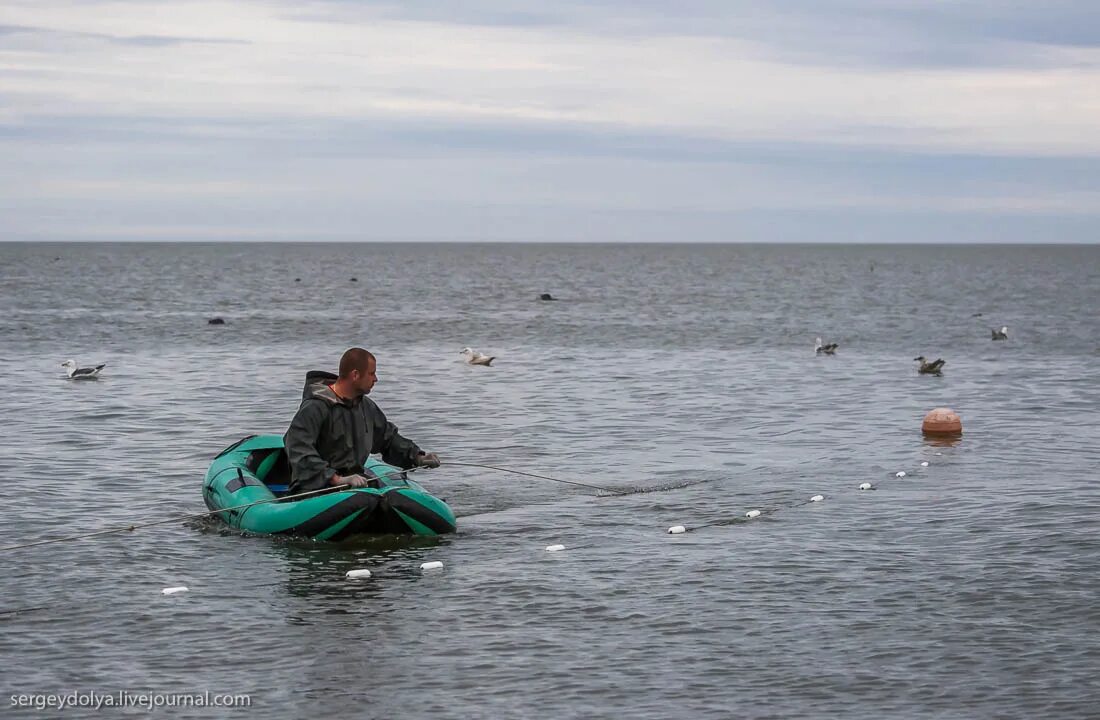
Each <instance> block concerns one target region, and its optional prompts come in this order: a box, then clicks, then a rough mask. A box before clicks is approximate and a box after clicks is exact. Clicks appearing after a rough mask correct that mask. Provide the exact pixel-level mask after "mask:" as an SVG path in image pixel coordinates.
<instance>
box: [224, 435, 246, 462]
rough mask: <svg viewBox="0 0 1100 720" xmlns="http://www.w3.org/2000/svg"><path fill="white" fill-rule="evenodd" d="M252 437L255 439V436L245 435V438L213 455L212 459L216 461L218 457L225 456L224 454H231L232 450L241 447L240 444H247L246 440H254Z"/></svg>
mask: <svg viewBox="0 0 1100 720" xmlns="http://www.w3.org/2000/svg"><path fill="white" fill-rule="evenodd" d="M254 437H256V436H255V435H245V436H244V437H243V438H241V439H240V440H238V441H237V442H235V443H233V444H232V445H230V446H229V447H227V448H226V449H225V450H222V451H221V452H220V453H218V454H217V455H215V456H214V459H215V460H217V459H218V458H220V457H221V456H222V455H225V454H226V453H231V452H233V451H234V450H236V449H237V447H239V446H240V445H241V443H244V442H247V441H248V440H251V439H252V438H254Z"/></svg>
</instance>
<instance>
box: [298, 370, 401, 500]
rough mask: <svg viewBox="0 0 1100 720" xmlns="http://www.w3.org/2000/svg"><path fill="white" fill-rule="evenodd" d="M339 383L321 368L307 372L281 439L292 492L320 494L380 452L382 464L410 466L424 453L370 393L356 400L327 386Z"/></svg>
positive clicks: (360, 468)
mask: <svg viewBox="0 0 1100 720" xmlns="http://www.w3.org/2000/svg"><path fill="white" fill-rule="evenodd" d="M335 380H336V376H335V375H333V374H332V373H328V372H323V371H320V370H313V371H311V372H309V373H307V374H306V385H305V389H304V390H303V392H302V404H301V406H299V408H298V412H297V413H296V414H295V415H294V419H293V420H291V421H290V429H289V430H287V431H286V435H285V436H284V437H283V442H284V444H285V445H286V454H287V459H289V460H290V468H291V479H290V488H289V491H290V493H292V494H293V493H300V492H306V491H309V490H320V489H322V488H324V487H325V486H327V485H328V484H329V481H331V480H332V476H333V475H334V474H338V475H351V474H356V473H361V472H362V471H363V462H364V461H366V459H367V456H368V455H370V454H371V453H382V460H383V461H385V462H387V463H389V464H391V465H396V466H397V467H401V468H411V467H413V466H414V465H416V457H417V455H419V454H420V452H421V451H420V448H419V447H417V445H416V443H414V442H413V441H412V440H409V439H408V438H404V437H401V435H400V434H399V433H398V432H397V426H396V425H394V424H393V423H391V422H389V421H387V420H386V416H385V415H384V414H383V413H382V410H381V409H379V407H378V406H377V405H375V404H374V401H373V400H371V399H370V398H368V397H367V396H366V395H364V396H362V397H360V398H359V399H358V400H354V401H353V400H344V399H341V398H339V397H337V395H336V393H334V392H333V391H332V388H331V387H329V386H330V385H331V384H332V383H333V382H334V381H335Z"/></svg>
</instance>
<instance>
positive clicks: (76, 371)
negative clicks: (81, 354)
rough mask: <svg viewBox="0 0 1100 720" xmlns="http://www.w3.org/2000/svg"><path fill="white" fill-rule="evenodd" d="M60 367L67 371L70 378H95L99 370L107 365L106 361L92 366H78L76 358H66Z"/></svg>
mask: <svg viewBox="0 0 1100 720" xmlns="http://www.w3.org/2000/svg"><path fill="white" fill-rule="evenodd" d="M61 367H63V368H65V369H66V370H67V371H68V373H69V379H70V380H95V378H96V376H98V375H99V371H100V370H102V369H103V368H105V367H107V363H103V364H102V365H96V366H95V367H94V368H78V367H77V366H76V360H66V361H65V362H63V363H61Z"/></svg>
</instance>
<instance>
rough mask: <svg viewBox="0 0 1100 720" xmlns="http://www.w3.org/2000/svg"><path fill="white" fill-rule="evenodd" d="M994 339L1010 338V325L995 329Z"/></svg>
mask: <svg viewBox="0 0 1100 720" xmlns="http://www.w3.org/2000/svg"><path fill="white" fill-rule="evenodd" d="M993 339H994V340H1008V325H1003V326H1001V329H1000V330H994V331H993Z"/></svg>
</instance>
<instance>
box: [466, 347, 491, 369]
mask: <svg viewBox="0 0 1100 720" xmlns="http://www.w3.org/2000/svg"><path fill="white" fill-rule="evenodd" d="M458 354H459V355H463V356H465V358H466V362H468V363H470V364H471V365H485V366H489V365H491V364H492V362H493V361H494V360H496V356H495V355H483V354H481V353H479V352H478V351H477V350H471V349H470V348H462V350H461V351H460V352H459V353H458Z"/></svg>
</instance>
